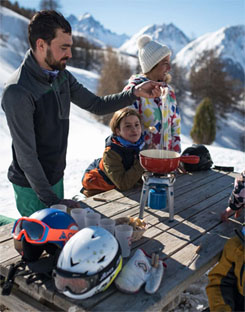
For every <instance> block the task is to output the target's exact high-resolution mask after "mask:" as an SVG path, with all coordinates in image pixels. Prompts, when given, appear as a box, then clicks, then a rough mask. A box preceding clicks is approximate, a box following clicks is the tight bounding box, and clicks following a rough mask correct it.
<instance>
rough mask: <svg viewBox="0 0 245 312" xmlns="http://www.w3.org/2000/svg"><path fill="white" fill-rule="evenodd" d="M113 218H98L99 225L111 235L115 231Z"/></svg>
mask: <svg viewBox="0 0 245 312" xmlns="http://www.w3.org/2000/svg"><path fill="white" fill-rule="evenodd" d="M115 223H116V221H115V220H112V219H108V218H103V219H101V220H100V226H101V227H103V228H104V229H106V230H107V231H109V232H110V233H111V234H112V235H114V232H115Z"/></svg>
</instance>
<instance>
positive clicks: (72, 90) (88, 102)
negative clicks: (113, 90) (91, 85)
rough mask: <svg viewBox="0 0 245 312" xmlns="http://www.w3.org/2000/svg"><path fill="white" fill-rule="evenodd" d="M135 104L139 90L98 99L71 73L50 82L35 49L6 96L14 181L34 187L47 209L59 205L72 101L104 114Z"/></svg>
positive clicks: (10, 84) (13, 76)
mask: <svg viewBox="0 0 245 312" xmlns="http://www.w3.org/2000/svg"><path fill="white" fill-rule="evenodd" d="M135 99H136V97H135V95H134V94H133V89H131V90H129V91H126V92H121V93H118V94H113V95H109V96H105V97H98V96H96V95H94V94H93V93H91V92H90V91H89V90H88V89H86V88H85V87H84V86H83V85H82V84H80V83H78V82H77V80H76V79H75V77H74V76H73V75H72V74H71V73H70V72H69V71H67V70H64V71H60V72H59V74H58V76H57V77H56V79H55V80H54V81H53V83H49V77H48V75H47V74H46V73H44V71H43V70H42V69H41V68H40V66H39V65H38V63H37V62H36V60H35V58H34V57H33V55H32V53H31V51H30V50H29V51H28V52H27V54H26V56H25V59H24V61H23V63H22V64H21V66H20V67H19V68H18V69H17V70H16V71H15V73H14V74H13V75H12V77H11V79H10V80H9V81H8V82H7V84H6V86H5V88H4V92H3V96H2V107H3V110H4V111H5V114H6V118H7V122H8V126H9V129H10V133H11V136H12V155H13V160H12V163H11V165H10V167H9V170H8V178H9V180H10V181H11V182H12V183H14V184H17V185H20V186H23V187H31V188H32V189H33V190H34V191H35V192H36V194H37V196H38V197H39V199H40V200H41V201H42V202H43V203H44V204H45V205H46V206H47V207H49V206H50V205H52V204H55V203H58V202H59V200H60V199H59V198H58V197H57V196H56V195H55V194H54V192H53V191H52V189H51V185H54V184H56V183H57V182H58V181H59V180H60V179H61V178H62V177H63V175H64V170H65V166H66V150H67V138H68V132H69V114H70V102H73V103H74V104H76V105H77V106H79V107H80V108H82V109H85V110H87V111H89V112H91V113H94V114H97V115H103V114H108V113H111V112H114V111H116V110H118V109H120V108H122V107H125V106H129V105H131V104H132V102H133V101H135ZM86 150H87V149H86V148H85V149H84V152H86Z"/></svg>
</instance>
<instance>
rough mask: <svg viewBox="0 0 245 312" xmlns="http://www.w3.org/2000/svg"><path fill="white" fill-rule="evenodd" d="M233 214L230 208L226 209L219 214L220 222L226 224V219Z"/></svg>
mask: <svg viewBox="0 0 245 312" xmlns="http://www.w3.org/2000/svg"><path fill="white" fill-rule="evenodd" d="M233 212H234V211H233V210H232V209H231V208H230V207H227V208H226V209H225V211H224V212H222V214H221V220H222V221H223V222H228V218H229V217H230V216H231V215H232V213H233Z"/></svg>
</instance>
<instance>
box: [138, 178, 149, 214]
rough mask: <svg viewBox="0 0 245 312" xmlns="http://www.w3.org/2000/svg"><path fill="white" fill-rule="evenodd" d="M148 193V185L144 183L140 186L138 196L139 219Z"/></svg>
mask: <svg viewBox="0 0 245 312" xmlns="http://www.w3.org/2000/svg"><path fill="white" fill-rule="evenodd" d="M148 193H149V185H146V184H145V183H144V184H143V186H142V191H141V196H140V213H139V218H140V219H143V215H144V209H145V205H146V200H147V196H148Z"/></svg>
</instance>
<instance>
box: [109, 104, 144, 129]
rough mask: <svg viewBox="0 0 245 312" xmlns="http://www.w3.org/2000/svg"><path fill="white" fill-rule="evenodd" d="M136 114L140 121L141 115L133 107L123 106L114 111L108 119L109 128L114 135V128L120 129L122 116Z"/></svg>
mask: <svg viewBox="0 0 245 312" xmlns="http://www.w3.org/2000/svg"><path fill="white" fill-rule="evenodd" d="M132 115H133V116H136V117H138V118H139V122H140V123H142V118H141V115H140V114H139V113H138V112H137V111H136V110H135V109H133V108H129V107H125V108H122V109H120V110H118V111H116V112H115V113H114V115H113V116H112V118H111V121H110V128H111V131H112V133H113V134H114V135H116V129H120V123H121V121H122V119H123V118H124V117H128V116H132Z"/></svg>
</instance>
